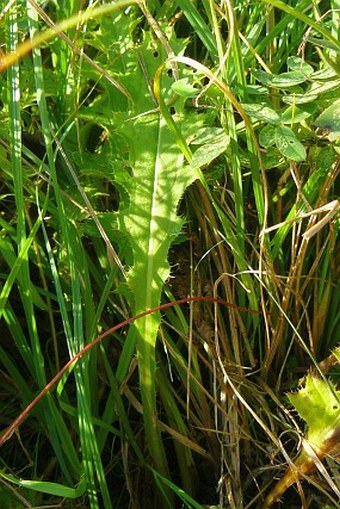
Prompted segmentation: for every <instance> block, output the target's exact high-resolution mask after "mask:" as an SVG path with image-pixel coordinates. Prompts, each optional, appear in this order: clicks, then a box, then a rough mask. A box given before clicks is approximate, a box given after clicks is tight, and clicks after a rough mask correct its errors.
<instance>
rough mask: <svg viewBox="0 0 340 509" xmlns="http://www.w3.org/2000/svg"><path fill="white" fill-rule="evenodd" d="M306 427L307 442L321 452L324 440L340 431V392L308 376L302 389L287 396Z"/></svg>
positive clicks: (320, 380)
mask: <svg viewBox="0 0 340 509" xmlns="http://www.w3.org/2000/svg"><path fill="white" fill-rule="evenodd" d="M288 399H289V401H290V402H291V403H292V405H294V407H295V408H296V410H297V411H298V413H299V415H300V416H301V417H302V419H303V420H304V421H306V424H307V426H308V441H309V442H310V443H311V444H312V445H314V446H315V447H317V449H318V450H319V449H320V450H322V447H323V444H324V442H325V440H327V439H329V438H331V437H332V435H334V434H335V433H336V432H337V431H338V432H339V429H340V391H337V390H336V389H335V387H334V386H333V384H332V383H331V382H330V381H328V382H325V381H324V380H322V379H320V378H317V377H316V376H313V375H311V374H309V375H308V376H307V378H306V382H305V385H304V387H302V388H301V389H300V390H299V391H298V392H296V393H291V394H288Z"/></svg>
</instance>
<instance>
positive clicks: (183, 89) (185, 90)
mask: <svg viewBox="0 0 340 509" xmlns="http://www.w3.org/2000/svg"><path fill="white" fill-rule="evenodd" d="M171 88H172V90H173V91H174V92H175V94H177V95H180V96H181V97H187V98H190V97H197V96H198V94H199V90H198V89H197V88H195V87H194V86H192V85H191V83H189V80H188V78H183V79H181V80H177V81H175V83H173V85H172V87H171Z"/></svg>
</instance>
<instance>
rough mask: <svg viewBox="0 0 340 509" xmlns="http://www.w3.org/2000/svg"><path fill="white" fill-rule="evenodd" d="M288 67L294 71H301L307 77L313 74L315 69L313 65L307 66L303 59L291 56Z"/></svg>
mask: <svg viewBox="0 0 340 509" xmlns="http://www.w3.org/2000/svg"><path fill="white" fill-rule="evenodd" d="M287 66H288V67H289V69H291V70H292V71H301V72H302V73H303V74H305V75H306V76H310V75H311V74H313V72H314V69H313V67H312V66H311V65H309V64H307V62H305V61H304V60H303V59H302V58H300V57H295V56H291V57H288V58H287Z"/></svg>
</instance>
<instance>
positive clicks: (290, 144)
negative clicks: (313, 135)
mask: <svg viewBox="0 0 340 509" xmlns="http://www.w3.org/2000/svg"><path fill="white" fill-rule="evenodd" d="M275 144H276V146H277V148H278V149H279V151H280V152H281V154H282V155H284V156H285V157H287V158H288V159H292V160H293V161H303V160H304V159H305V158H306V149H305V147H304V146H303V145H302V143H300V142H299V140H298V139H297V137H296V136H295V134H294V132H293V131H292V130H291V129H290V128H289V127H286V126H278V127H276V129H275Z"/></svg>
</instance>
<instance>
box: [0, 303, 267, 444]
mask: <svg viewBox="0 0 340 509" xmlns="http://www.w3.org/2000/svg"><path fill="white" fill-rule="evenodd" d="M188 302H214V303H216V304H221V305H223V306H228V307H231V308H234V309H238V310H241V311H247V312H248V313H256V314H260V313H261V311H258V310H255V309H248V308H244V307H242V306H237V305H236V304H231V303H230V302H227V301H225V300H223V299H218V298H215V297H186V298H184V299H179V300H176V301H173V302H166V303H165V304H160V305H159V306H157V307H154V308H152V309H148V310H147V311H143V312H142V313H139V314H138V315H135V316H131V317H130V318H127V319H126V320H124V321H123V322H120V323H119V324H117V325H115V326H114V327H111V328H110V329H108V330H107V331H105V332H103V334H100V336H98V337H96V338H95V339H94V340H93V341H91V342H90V343H88V344H87V345H86V346H84V348H82V349H81V350H80V351H79V352H78V353H76V354H75V355H74V357H72V359H70V360H69V361H68V362H67V363H66V364H65V365H64V366H63V367H62V368H61V370H60V371H58V373H57V374H56V375H55V376H54V377H53V378H52V380H51V381H50V382H49V383H48V384H46V386H45V387H44V388H43V390H42V391H41V392H39V394H38V395H37V396H36V397H35V398H34V399H33V400H32V401H31V403H29V404H28V405H27V406H26V408H25V409H24V410H23V411H22V412H21V414H20V415H18V417H17V418H16V419H15V420H14V421H13V422H12V424H11V425H10V426H9V427H8V428H7V429H6V430H5V431H4V432H3V433H2V435H1V436H0V447H2V446H3V444H4V443H5V442H6V441H7V440H8V439H9V438H10V437H11V436H12V434H13V433H14V432H15V430H16V429H17V428H18V427H19V426H20V425H21V424H22V423H23V421H24V420H25V419H26V417H27V416H28V414H29V413H30V412H31V410H32V409H33V408H34V407H35V406H36V404H37V403H39V401H40V400H41V399H42V398H43V397H44V396H45V394H47V393H48V392H49V391H50V390H51V389H52V387H53V386H54V385H55V384H56V383H57V382H58V381H59V380H60V379H61V377H62V376H63V375H64V373H66V371H67V370H68V368H69V367H70V366H71V365H72V364H73V363H74V362H76V361H78V360H79V359H80V358H81V357H82V356H83V355H84V354H86V353H87V352H88V351H89V350H91V348H93V347H94V346H95V345H97V344H98V343H101V341H103V339H105V338H106V337H107V336H109V335H110V334H112V333H113V332H115V331H117V330H119V329H121V328H122V327H125V325H129V324H130V323H133V322H135V321H136V320H138V319H139V318H142V317H143V316H146V315H149V314H151V313H155V312H156V311H163V310H164V309H168V308H170V307H173V306H177V305H180V304H185V303H188Z"/></svg>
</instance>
